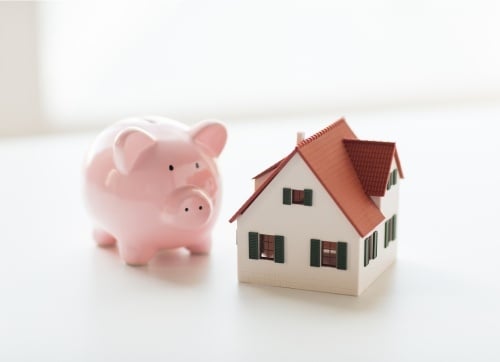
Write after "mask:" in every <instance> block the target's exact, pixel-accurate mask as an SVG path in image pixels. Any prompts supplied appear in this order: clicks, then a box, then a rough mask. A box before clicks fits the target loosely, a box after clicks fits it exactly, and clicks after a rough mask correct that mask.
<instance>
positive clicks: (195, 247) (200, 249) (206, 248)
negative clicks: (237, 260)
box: [186, 238, 212, 254]
mask: <svg viewBox="0 0 500 362" xmlns="http://www.w3.org/2000/svg"><path fill="white" fill-rule="evenodd" d="M211 246H212V240H211V239H210V238H207V239H203V240H199V241H197V242H195V243H194V244H191V245H189V246H186V249H187V250H189V251H190V252H191V254H208V253H210V248H211Z"/></svg>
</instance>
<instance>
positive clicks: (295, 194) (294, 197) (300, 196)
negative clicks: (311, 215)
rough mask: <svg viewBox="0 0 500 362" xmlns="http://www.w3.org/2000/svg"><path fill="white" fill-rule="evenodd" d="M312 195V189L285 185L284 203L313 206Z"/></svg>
mask: <svg viewBox="0 0 500 362" xmlns="http://www.w3.org/2000/svg"><path fill="white" fill-rule="evenodd" d="M312 195H313V191H312V190H311V189H303V190H296V189H291V188H287V187H284V188H283V204H284V205H292V204H296V205H305V206H312Z"/></svg>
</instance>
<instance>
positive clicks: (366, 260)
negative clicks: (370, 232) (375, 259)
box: [364, 238, 370, 266]
mask: <svg viewBox="0 0 500 362" xmlns="http://www.w3.org/2000/svg"><path fill="white" fill-rule="evenodd" d="M369 243H370V239H369V238H366V239H365V262H364V265H365V266H367V265H368V262H369V261H370V256H369V255H368V250H369V248H370V246H369Z"/></svg>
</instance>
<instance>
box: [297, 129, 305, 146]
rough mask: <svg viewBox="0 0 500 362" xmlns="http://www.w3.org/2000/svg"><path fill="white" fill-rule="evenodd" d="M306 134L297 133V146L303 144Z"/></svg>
mask: <svg viewBox="0 0 500 362" xmlns="http://www.w3.org/2000/svg"><path fill="white" fill-rule="evenodd" d="M304 137H305V133H304V132H297V144H299V143H300V142H302V141H303V140H304Z"/></svg>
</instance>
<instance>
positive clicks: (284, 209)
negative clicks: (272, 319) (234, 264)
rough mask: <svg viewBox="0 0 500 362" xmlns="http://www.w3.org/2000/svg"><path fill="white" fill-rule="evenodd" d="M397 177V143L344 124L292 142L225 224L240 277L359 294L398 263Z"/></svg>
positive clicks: (246, 279)
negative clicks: (233, 227) (231, 232)
mask: <svg viewBox="0 0 500 362" xmlns="http://www.w3.org/2000/svg"><path fill="white" fill-rule="evenodd" d="M401 178H403V172H402V169H401V164H400V161H399V157H398V153H397V150H396V145H395V144H394V143H391V142H379V141H364V140H360V139H358V138H357V137H356V135H355V134H354V133H353V132H352V130H351V129H350V128H349V126H348V124H347V123H346V122H345V120H344V119H340V120H339V121H337V122H335V123H333V124H331V125H330V126H328V127H326V128H325V129H323V130H321V131H320V132H318V133H316V134H314V135H313V136H311V137H309V138H307V139H303V137H298V139H297V146H296V147H295V148H294V150H293V151H292V152H291V153H290V154H289V155H288V156H286V157H285V158H283V159H282V160H280V161H279V162H277V163H275V164H274V165H272V166H271V167H269V168H268V169H266V170H264V171H263V172H261V173H260V174H258V175H257V176H255V177H254V179H255V191H254V193H253V194H252V195H251V196H250V198H249V199H248V200H247V201H246V202H245V203H244V204H243V205H242V206H241V208H240V209H239V210H238V211H237V212H236V213H235V214H234V215H233V216H232V218H231V219H230V222H233V221H235V220H236V221H237V231H236V240H237V249H238V253H237V254H238V278H239V280H240V281H241V282H249V283H258V284H265V285H273V286H282V287H289V288H298V289H306V290H316V291H325V292H332V293H340V294H349V295H360V294H361V293H362V292H363V291H364V290H365V289H366V288H367V287H368V286H369V285H370V284H371V283H372V282H373V281H374V280H375V279H376V278H377V277H378V276H379V275H380V274H381V273H382V272H383V271H384V270H385V269H387V268H388V267H389V266H390V265H391V263H392V262H393V261H394V260H395V258H396V249H397V232H396V230H397V220H398V219H397V217H398V216H397V212H398V197H399V184H400V182H399V179H401Z"/></svg>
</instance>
